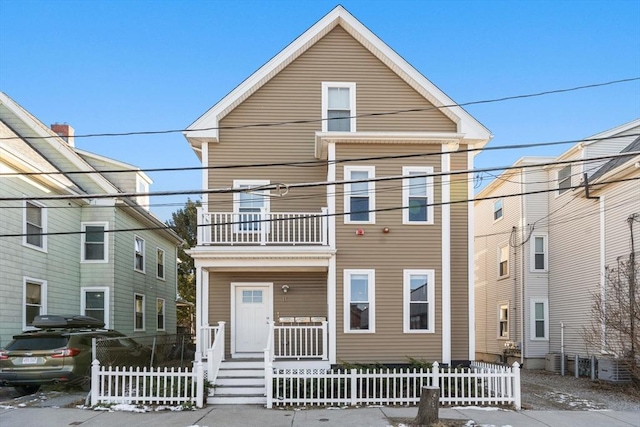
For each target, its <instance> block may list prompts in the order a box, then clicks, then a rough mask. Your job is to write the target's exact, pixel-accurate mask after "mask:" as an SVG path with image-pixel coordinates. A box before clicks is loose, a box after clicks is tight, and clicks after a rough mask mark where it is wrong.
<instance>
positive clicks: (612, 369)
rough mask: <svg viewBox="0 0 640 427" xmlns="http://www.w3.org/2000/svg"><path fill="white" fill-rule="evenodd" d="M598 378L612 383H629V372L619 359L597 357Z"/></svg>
mask: <svg viewBox="0 0 640 427" xmlns="http://www.w3.org/2000/svg"><path fill="white" fill-rule="evenodd" d="M598 379H599V380H602V381H608V382H612V383H629V382H631V373H630V372H629V370H628V369H627V367H626V365H625V363H624V362H622V361H621V360H620V359H598Z"/></svg>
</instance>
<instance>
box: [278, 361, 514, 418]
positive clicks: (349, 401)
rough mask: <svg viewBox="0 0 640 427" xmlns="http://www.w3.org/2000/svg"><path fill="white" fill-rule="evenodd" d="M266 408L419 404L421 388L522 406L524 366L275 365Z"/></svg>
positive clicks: (445, 401) (454, 399)
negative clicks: (342, 367) (360, 367)
mask: <svg viewBox="0 0 640 427" xmlns="http://www.w3.org/2000/svg"><path fill="white" fill-rule="evenodd" d="M265 379H266V380H267V384H269V383H272V384H273V387H271V388H270V387H267V407H268V408H271V407H273V406H274V405H275V406H334V405H339V406H342V405H350V406H355V405H416V404H418V403H419V402H420V394H421V392H422V387H439V388H440V403H441V404H442V405H512V406H513V407H514V408H515V409H518V410H519V409H520V406H521V397H520V365H519V364H518V363H517V362H516V363H514V364H513V366H512V367H501V369H497V368H495V367H486V368H482V367H480V366H476V367H472V368H463V369H458V368H455V369H451V368H440V366H439V365H438V363H437V362H435V363H434V364H433V366H432V368H431V369H385V370H358V369H350V370H324V369H270V370H267V372H266V378H265Z"/></svg>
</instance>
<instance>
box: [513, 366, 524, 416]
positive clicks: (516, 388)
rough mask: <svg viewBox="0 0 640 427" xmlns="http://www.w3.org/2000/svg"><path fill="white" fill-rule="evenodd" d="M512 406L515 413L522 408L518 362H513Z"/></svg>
mask: <svg viewBox="0 0 640 427" xmlns="http://www.w3.org/2000/svg"><path fill="white" fill-rule="evenodd" d="M512 381H513V387H512V390H513V398H514V399H513V406H515V408H516V411H519V410H520V407H521V406H522V400H521V399H522V397H521V396H520V364H519V363H518V362H513V379H512Z"/></svg>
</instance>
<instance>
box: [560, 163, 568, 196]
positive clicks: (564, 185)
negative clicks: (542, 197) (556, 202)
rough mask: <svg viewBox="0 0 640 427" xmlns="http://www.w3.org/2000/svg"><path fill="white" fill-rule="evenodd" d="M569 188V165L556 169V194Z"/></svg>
mask: <svg viewBox="0 0 640 427" xmlns="http://www.w3.org/2000/svg"><path fill="white" fill-rule="evenodd" d="M570 189H571V165H568V166H565V167H563V168H562V169H560V170H559V171H558V195H560V194H562V193H564V192H565V191H567V190H570Z"/></svg>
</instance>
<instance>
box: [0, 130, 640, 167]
mask: <svg viewBox="0 0 640 427" xmlns="http://www.w3.org/2000/svg"><path fill="white" fill-rule="evenodd" d="M637 136H640V133H637V134H625V135H615V136H610V137H604V138H585V139H571V140H564V141H550V142H533V143H527V144H515V145H498V146H495V147H483V148H465V149H463V150H457V151H455V152H454V153H472V152H476V151H482V152H484V151H496V150H518V149H523V148H539V147H549V146H554V145H567V144H575V143H577V142H585V143H587V142H596V141H603V140H613V139H617V138H629V137H637ZM443 154H452V152H450V151H447V152H445V151H430V152H424V153H410V154H397V155H386V156H367V157H356V158H349V159H339V160H331V161H329V160H299V161H289V162H277V163H273V162H271V163H249V164H236V165H218V166H188V167H175V168H145V169H138V168H136V169H104V170H97V169H95V170H89V171H66V172H65V171H50V172H2V173H0V176H46V175H90V174H106V173H109V174H111V173H113V174H116V173H131V172H145V173H146V172H186V171H201V170H221V169H243V168H263V167H279V166H292V167H303V166H304V167H312V166H322V167H324V166H327V165H331V164H342V163H351V162H362V161H374V160H394V159H409V158H414V157H429V156H440V155H443Z"/></svg>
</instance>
